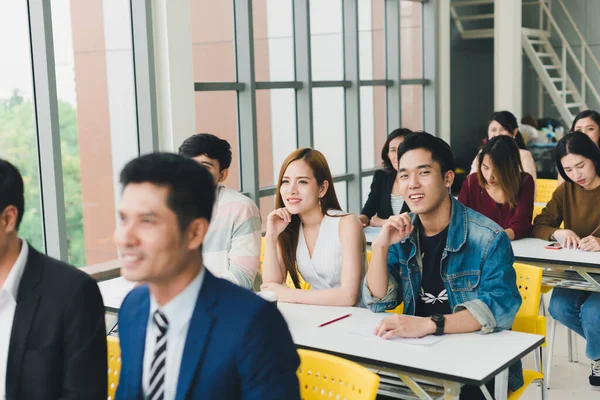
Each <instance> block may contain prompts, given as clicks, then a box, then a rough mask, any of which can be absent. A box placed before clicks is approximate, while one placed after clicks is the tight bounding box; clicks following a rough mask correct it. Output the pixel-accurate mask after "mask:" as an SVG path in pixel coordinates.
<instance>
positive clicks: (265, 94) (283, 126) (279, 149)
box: [256, 89, 298, 187]
mask: <svg viewBox="0 0 600 400" xmlns="http://www.w3.org/2000/svg"><path fill="white" fill-rule="evenodd" d="M256 116H257V129H258V172H259V178H260V179H259V184H260V186H261V187H265V186H270V185H277V178H278V175H279V170H280V169H281V165H282V164H283V161H284V160H285V159H286V157H287V156H288V155H289V154H290V153H291V152H292V151H294V150H295V149H296V148H297V147H298V146H297V141H296V94H295V92H294V89H275V90H259V91H257V92H256Z"/></svg>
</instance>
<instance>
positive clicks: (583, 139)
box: [532, 132, 600, 390]
mask: <svg viewBox="0 0 600 400" xmlns="http://www.w3.org/2000/svg"><path fill="white" fill-rule="evenodd" d="M555 154H556V167H557V168H558V172H559V173H560V175H561V176H562V177H563V179H564V180H565V182H564V183H563V184H562V185H560V186H559V187H558V188H556V191H555V192H554V194H553V195H552V200H550V202H549V203H548V205H547V206H546V208H544V210H543V211H542V213H541V214H540V215H538V216H537V217H536V218H535V220H534V221H533V231H532V234H533V236H535V237H538V238H540V239H544V240H556V241H559V242H560V243H562V246H563V247H565V248H572V249H579V250H581V251H594V252H600V232H599V230H598V229H596V228H597V227H598V225H600V207H598V204H600V149H599V148H598V147H597V146H595V145H594V142H593V141H592V139H590V137H589V136H587V135H585V134H584V133H582V132H574V133H569V134H568V135H566V136H565V137H564V138H562V139H561V140H560V141H559V142H558V144H557V145H556V152H555ZM563 222H564V229H561V228H560V224H561V223H563ZM598 259H599V260H600V256H599V257H598ZM549 309H550V314H551V315H552V317H553V318H554V319H556V320H557V321H560V322H561V323H562V324H563V325H565V326H567V327H568V328H570V329H572V330H574V331H575V332H577V333H578V334H579V335H581V336H583V337H584V338H585V339H586V355H587V357H588V358H589V359H590V360H592V368H591V374H590V377H589V382H590V385H591V387H592V388H593V389H595V390H600V330H599V329H598V327H599V326H600V293H592V292H586V291H581V290H572V289H564V288H555V289H554V290H553V292H552V298H551V300H550V307H549Z"/></svg>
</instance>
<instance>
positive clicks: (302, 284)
mask: <svg viewBox="0 0 600 400" xmlns="http://www.w3.org/2000/svg"><path fill="white" fill-rule="evenodd" d="M298 280H299V281H300V289H302V290H310V284H309V283H308V282H306V281H305V280H304V278H302V275H300V272H298ZM285 283H286V284H287V285H288V286H289V287H291V288H292V289H295V288H296V286H294V281H293V280H292V277H291V276H290V274H289V273H288V274H287V277H286V279H285Z"/></svg>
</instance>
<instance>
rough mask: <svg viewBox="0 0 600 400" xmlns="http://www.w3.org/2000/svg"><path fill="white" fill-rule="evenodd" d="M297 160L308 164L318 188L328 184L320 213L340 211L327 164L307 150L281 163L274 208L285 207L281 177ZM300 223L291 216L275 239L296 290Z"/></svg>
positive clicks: (313, 152) (300, 151)
mask: <svg viewBox="0 0 600 400" xmlns="http://www.w3.org/2000/svg"><path fill="white" fill-rule="evenodd" d="M297 160H303V161H304V162H306V163H307V164H308V166H309V167H310V169H311V170H312V172H313V175H314V176H315V180H316V181H317V185H318V187H319V188H320V187H321V185H323V182H325V181H327V182H329V187H328V189H327V192H325V195H323V197H322V198H321V200H320V202H319V203H320V205H321V213H322V214H323V215H326V214H327V211H328V210H341V209H342V207H340V202H339V201H338V198H337V196H336V194H335V189H334V187H333V177H332V176H331V171H330V169H329V164H327V160H326V159H325V156H323V154H322V153H321V152H320V151H318V150H314V149H309V148H302V149H298V150H295V151H293V152H292V154H290V155H289V156H287V158H286V159H285V161H284V162H283V165H282V166H281V170H280V171H279V179H278V180H277V192H276V195H275V208H276V209H278V208H282V207H285V204H284V203H283V198H282V196H281V182H282V181H283V176H284V174H285V171H286V170H287V168H288V166H289V165H290V164H291V163H292V162H294V161H297ZM300 223H301V221H300V216H298V215H292V222H290V223H289V224H288V226H287V227H286V228H285V230H284V231H283V232H282V233H281V235H279V237H278V238H277V243H278V244H279V250H280V251H281V257H282V258H283V263H284V265H285V269H286V271H287V272H288V273H289V274H290V277H291V278H292V281H293V282H294V286H295V287H296V288H298V289H299V288H300V279H299V277H298V268H297V266H296V249H297V248H298V238H299V236H300ZM284 281H285V277H284Z"/></svg>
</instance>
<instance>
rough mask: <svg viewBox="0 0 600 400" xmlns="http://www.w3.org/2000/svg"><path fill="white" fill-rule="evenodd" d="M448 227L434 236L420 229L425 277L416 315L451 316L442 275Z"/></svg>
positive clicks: (418, 297)
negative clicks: (442, 261) (426, 234)
mask: <svg viewBox="0 0 600 400" xmlns="http://www.w3.org/2000/svg"><path fill="white" fill-rule="evenodd" d="M447 237H448V227H446V229H444V230H443V231H441V232H440V233H438V234H437V235H434V236H429V237H428V236H425V234H424V233H423V228H419V244H420V248H421V259H422V260H423V276H422V279H421V288H420V290H419V295H418V296H417V298H416V300H417V301H416V308H415V315H416V316H419V317H430V316H432V315H433V314H442V315H444V314H450V313H451V312H450V305H449V304H448V293H447V292H446V287H445V286H444V281H443V280H442V275H441V260H442V253H443V252H444V247H446V238H447Z"/></svg>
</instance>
